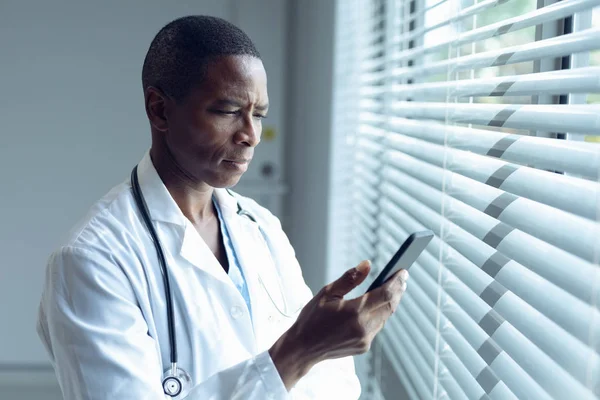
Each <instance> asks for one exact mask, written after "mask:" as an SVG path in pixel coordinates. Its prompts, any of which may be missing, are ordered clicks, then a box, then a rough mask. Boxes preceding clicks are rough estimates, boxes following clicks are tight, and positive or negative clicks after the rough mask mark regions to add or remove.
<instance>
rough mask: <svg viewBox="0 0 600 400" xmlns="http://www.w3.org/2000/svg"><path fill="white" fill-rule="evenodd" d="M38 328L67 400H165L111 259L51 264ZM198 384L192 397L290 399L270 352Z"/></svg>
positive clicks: (138, 318)
mask: <svg viewBox="0 0 600 400" xmlns="http://www.w3.org/2000/svg"><path fill="white" fill-rule="evenodd" d="M39 318H40V319H39V322H38V330H39V333H40V336H41V337H42V340H43V341H44V342H45V344H46V348H47V349H48V350H49V351H50V353H51V356H52V358H53V362H54V367H55V370H56V374H57V377H58V380H59V383H60V386H61V389H62V391H63V396H64V398H65V399H66V400H75V399H78V400H79V399H165V398H168V397H166V396H165V395H164V394H163V390H162V386H161V381H162V368H161V364H162V363H161V360H160V359H159V354H158V350H157V343H156V342H155V340H154V339H153V338H152V337H150V336H149V335H148V326H147V324H146V321H145V319H144V317H143V315H142V312H141V310H140V308H139V306H138V304H137V300H136V297H135V293H134V291H133V289H132V287H131V285H130V283H129V280H128V279H127V276H126V274H125V273H124V272H123V271H122V270H121V268H120V267H119V265H118V264H117V263H115V262H114V261H113V260H112V259H111V256H110V255H108V254H102V253H101V252H99V251H98V252H91V251H89V250H86V249H79V248H63V249H62V250H61V251H60V252H58V253H56V254H54V255H53V256H52V257H51V259H50V262H49V265H48V273H47V279H46V286H45V289H44V294H43V297H42V304H41V307H40V316H39ZM194 384H196V385H195V386H194V387H193V388H192V390H191V391H190V393H189V395H188V396H187V399H192V400H195V399H202V400H206V399H215V400H217V399H234V398H240V399H261V400H262V399H268V398H271V399H285V398H287V397H288V395H287V391H286V389H285V387H284V385H283V384H282V382H281V378H280V377H279V374H278V371H277V369H276V368H275V365H274V364H273V362H272V360H271V358H270V356H269V354H268V353H267V352H265V353H262V354H259V355H258V356H256V357H253V358H251V359H249V360H246V361H244V362H242V363H240V364H237V365H235V366H233V367H231V368H229V369H227V370H224V371H221V372H219V373H217V374H215V375H213V376H212V377H210V378H209V379H207V380H206V381H204V382H194Z"/></svg>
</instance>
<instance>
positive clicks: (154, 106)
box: [144, 86, 171, 132]
mask: <svg viewBox="0 0 600 400" xmlns="http://www.w3.org/2000/svg"><path fill="white" fill-rule="evenodd" d="M144 99H145V101H146V115H147V116H148V120H149V121H150V125H152V127H153V128H154V129H156V130H158V131H160V132H165V131H166V130H168V129H169V120H168V118H167V114H168V113H167V110H168V107H169V102H170V100H171V99H169V97H168V96H166V95H165V94H164V93H163V92H162V91H161V90H160V89H158V88H155V87H153V86H148V88H146V90H145V92H144Z"/></svg>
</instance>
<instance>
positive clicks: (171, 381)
mask: <svg viewBox="0 0 600 400" xmlns="http://www.w3.org/2000/svg"><path fill="white" fill-rule="evenodd" d="M131 189H132V191H133V198H134V199H135V202H136V205H137V207H138V209H139V210H140V213H141V214H142V219H143V220H144V224H145V225H146V228H147V229H148V231H149V232H150V236H151V237H152V241H153V242H154V247H155V248H156V253H157V255H158V263H159V264H160V270H161V273H162V276H163V282H164V285H165V299H166V303H167V324H168V331H169V347H170V349H171V367H170V368H167V369H166V370H165V372H164V375H163V379H162V387H163V391H164V392H165V394H166V395H168V396H170V397H177V396H179V395H180V394H182V391H183V390H184V389H189V388H191V386H192V378H191V377H190V375H189V374H188V373H187V372H186V371H185V370H183V369H182V368H179V367H178V366H177V340H176V335H175V312H174V311H173V292H172V291H171V284H170V280H169V271H168V269H167V262H166V260H165V254H164V252H163V249H162V246H161V244H160V241H159V239H158V234H157V233H156V230H155V229H154V225H153V224H152V220H151V218H150V211H149V210H148V206H147V205H146V200H145V199H144V195H143V194H142V189H141V188H140V183H139V181H138V175H137V166H135V167H134V168H133V170H132V171H131ZM227 192H228V193H229V194H230V195H231V196H233V193H231V191H229V190H227ZM233 197H235V196H233ZM237 214H238V215H239V216H242V217H246V218H248V219H249V220H251V221H252V222H254V223H257V224H258V222H257V221H256V218H254V216H253V215H252V214H250V213H249V212H248V211H246V210H244V209H243V208H242V206H241V205H240V203H239V201H238V202H237ZM259 228H260V227H259ZM261 232H262V230H261ZM258 279H259V281H260V283H261V285H262V286H263V288H264V289H265V291H266V293H267V295H268V297H269V299H270V300H271V302H272V303H273V304H274V305H275V308H276V309H277V311H278V312H279V313H280V314H281V315H283V316H284V317H287V318H294V315H295V314H296V313H297V312H298V311H299V310H300V309H298V310H296V311H294V312H293V313H289V312H288V306H287V301H286V300H285V296H284V303H285V304H284V308H285V310H281V309H280V308H279V305H278V304H277V303H276V302H275V301H274V300H273V297H271V293H270V292H269V290H268V289H267V287H266V285H265V284H264V282H263V280H262V278H261V276H260V274H259V276H258ZM279 285H280V287H279V288H280V290H281V293H283V289H282V288H281V282H279Z"/></svg>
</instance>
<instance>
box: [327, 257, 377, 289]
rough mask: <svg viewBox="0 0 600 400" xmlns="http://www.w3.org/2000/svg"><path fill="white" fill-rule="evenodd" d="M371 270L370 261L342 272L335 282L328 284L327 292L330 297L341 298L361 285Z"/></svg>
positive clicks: (362, 262)
mask: <svg viewBox="0 0 600 400" xmlns="http://www.w3.org/2000/svg"><path fill="white" fill-rule="evenodd" d="M370 270H371V261H369V260H365V261H361V263H360V264H358V265H357V266H356V267H354V268H351V269H349V270H348V271H346V272H344V275H342V276H341V277H340V278H338V279H337V280H335V281H333V282H332V283H330V284H329V285H328V287H327V292H328V294H329V295H330V296H333V297H338V298H342V297H344V296H345V295H346V294H348V293H349V292H350V291H351V290H352V289H354V288H355V287H357V286H358V285H360V284H361V283H363V281H364V280H365V278H366V277H367V276H368V275H369V271H370Z"/></svg>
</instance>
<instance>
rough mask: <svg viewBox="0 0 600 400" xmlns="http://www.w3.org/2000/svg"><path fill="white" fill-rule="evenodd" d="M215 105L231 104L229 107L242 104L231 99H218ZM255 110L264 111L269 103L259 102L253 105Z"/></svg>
mask: <svg viewBox="0 0 600 400" xmlns="http://www.w3.org/2000/svg"><path fill="white" fill-rule="evenodd" d="M216 105H217V106H231V107H240V108H241V107H243V106H244V105H243V104H242V103H241V102H239V101H236V100H233V99H219V100H217V101H216ZM254 108H255V109H256V110H257V111H266V110H267V109H268V108H269V103H267V104H259V105H257V106H256V107H254Z"/></svg>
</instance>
